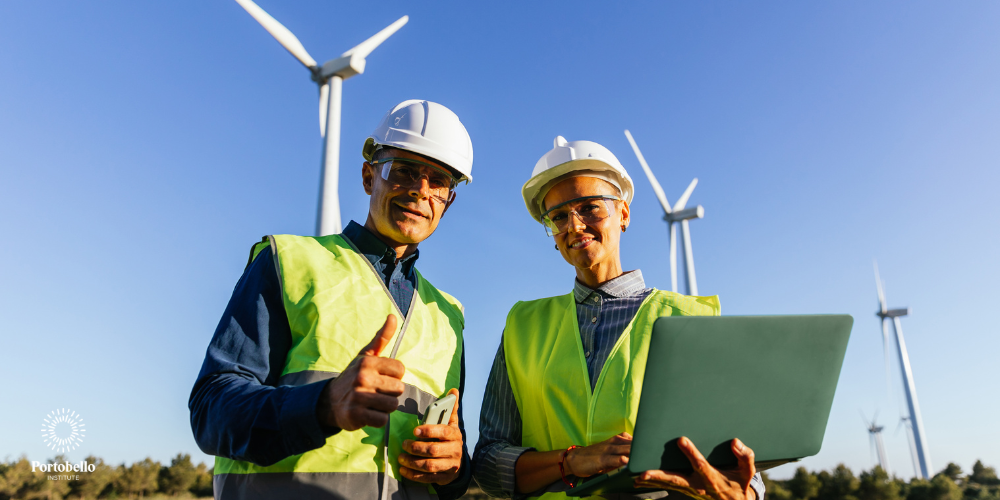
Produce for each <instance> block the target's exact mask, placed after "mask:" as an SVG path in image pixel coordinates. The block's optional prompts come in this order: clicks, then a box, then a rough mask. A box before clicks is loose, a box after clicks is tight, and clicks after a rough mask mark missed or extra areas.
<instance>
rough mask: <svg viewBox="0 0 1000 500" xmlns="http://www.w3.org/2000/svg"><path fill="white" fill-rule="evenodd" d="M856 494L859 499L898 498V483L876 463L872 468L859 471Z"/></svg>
mask: <svg viewBox="0 0 1000 500" xmlns="http://www.w3.org/2000/svg"><path fill="white" fill-rule="evenodd" d="M857 496H858V498H859V499H860V500H900V496H899V484H898V483H896V482H895V481H893V480H892V478H890V477H889V474H888V473H887V472H886V471H884V470H883V469H882V467H881V466H878V465H876V466H875V467H874V468H873V469H872V470H870V471H865V472H862V473H861V476H860V478H859V481H858V494H857Z"/></svg>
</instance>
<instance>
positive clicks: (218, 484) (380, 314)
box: [213, 235, 465, 500]
mask: <svg viewBox="0 0 1000 500" xmlns="http://www.w3.org/2000/svg"><path fill="white" fill-rule="evenodd" d="M268 245H270V246H271V248H272V252H273V255H274V256H275V259H274V263H275V266H276V268H277V272H278V276H279V277H280V282H281V295H282V299H283V302H284V306H285V312H286V313H287V315H288V325H289V327H290V329H291V335H292V342H291V348H290V349H289V351H288V356H287V358H286V359H285V366H284V369H283V370H282V374H281V377H280V379H279V381H278V383H279V384H280V385H304V384H308V383H312V382H317V381H320V380H324V379H330V378H333V377H336V376H337V375H339V374H340V373H341V372H342V371H343V370H344V369H346V368H347V366H348V364H350V362H351V361H352V360H353V359H354V358H355V357H356V356H357V354H358V352H360V351H361V349H362V348H364V346H366V345H367V344H368V343H369V342H371V339H372V338H373V337H374V336H375V333H376V332H377V331H378V330H379V329H381V327H382V325H383V323H384V322H385V318H386V316H387V315H389V314H395V315H396V317H397V319H399V320H400V321H399V322H398V323H397V324H398V326H397V331H396V333H395V335H394V336H393V337H392V339H391V340H390V342H389V344H388V346H387V347H386V348H385V350H384V351H383V352H382V354H381V356H384V357H394V358H395V359H398V360H399V361H401V362H402V363H403V365H404V366H405V367H406V373H405V374H404V375H403V379H402V381H403V383H404V384H405V385H406V388H405V391H404V393H403V395H402V396H400V397H399V407H398V408H397V409H396V411H394V412H392V413H391V414H390V415H391V416H390V421H389V431H388V439H386V435H387V434H386V430H385V428H376V427H363V428H361V429H358V430H356V431H343V430H342V431H340V432H338V433H337V434H335V435H333V436H331V437H329V438H328V439H327V440H326V444H325V445H324V446H322V447H320V448H318V449H315V450H312V451H309V452H306V453H303V454H301V455H295V456H291V457H288V458H286V459H284V460H281V461H280V462H278V463H276V464H274V465H270V466H267V467H263V466H259V465H255V464H252V463H250V462H244V461H239V460H231V459H228V458H222V457H216V459H215V476H214V478H213V483H214V488H215V498H217V499H227V500H228V499H237V498H238V499H249V500H256V499H275V498H295V499H314V498H315V499H319V498H324V499H327V498H345V499H348V498H349V499H352V500H376V499H379V498H394V499H397V498H403V499H412V498H436V495H435V494H434V491H433V489H432V488H431V487H430V486H428V485H425V484H418V483H414V482H410V481H405V480H402V479H401V478H400V475H399V465H398V463H397V457H398V456H399V453H400V451H401V444H402V442H403V441H404V440H406V439H414V437H413V429H414V428H415V427H416V426H417V425H418V422H419V418H420V416H422V415H423V414H424V412H425V411H426V410H427V407H428V406H430V404H431V403H433V402H434V401H436V400H437V399H438V398H440V397H442V396H444V395H445V394H446V393H447V392H448V390H449V389H452V388H458V387H459V383H460V377H461V358H462V329H463V326H464V322H465V320H464V316H463V312H462V306H461V304H459V302H458V301H457V300H455V298H453V297H452V296H450V295H448V294H446V293H444V292H441V291H439V290H437V289H436V288H434V287H433V286H432V285H431V284H430V283H428V282H427V280H425V279H424V278H423V276H421V275H420V273H419V272H417V273H416V274H417V287H416V290H415V291H414V293H413V300H412V302H411V304H410V306H409V311H408V312H407V314H406V316H405V319H403V317H402V316H403V315H402V314H401V313H400V311H399V309H398V308H397V307H396V304H395V302H394V301H393V299H392V298H391V297H390V295H389V291H388V289H387V288H386V287H385V284H384V283H383V282H382V279H381V278H380V277H379V276H378V275H377V273H376V272H375V269H374V268H373V267H372V265H371V263H370V262H368V260H367V259H365V257H364V256H363V255H361V254H360V253H359V252H358V250H357V249H356V248H354V246H353V244H352V243H351V242H350V240H348V239H347V238H344V237H342V236H340V235H330V236H322V237H302V236H288V235H281V236H270V237H268V238H267V239H266V241H263V242H261V243H259V244H258V245H257V246H255V248H254V250H253V253H252V255H251V260H252V259H253V258H255V257H256V255H257V253H259V252H260V251H261V250H262V249H263V248H265V247H266V246H268ZM386 441H388V455H386V448H385V443H386ZM386 462H388V464H389V471H388V472H389V474H388V477H387V478H386V477H385V476H384V474H383V473H384V472H385V467H384V464H385V463H386Z"/></svg>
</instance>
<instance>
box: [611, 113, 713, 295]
mask: <svg viewBox="0 0 1000 500" xmlns="http://www.w3.org/2000/svg"><path fill="white" fill-rule="evenodd" d="M625 137H626V138H628V142H629V144H631V145H632V151H635V156H636V157H637V158H638V159H639V164H640V165H642V170H643V171H645V172H646V178H648V179H649V183H650V184H652V185H653V192H655V193H656V198H657V199H658V200H660V206H662V207H663V212H664V216H663V220H665V221H667V228H668V230H669V232H670V291H672V292H676V291H677V242H676V240H675V234H676V232H675V231H674V224H675V223H680V225H681V251H682V252H684V268H685V273H684V274H685V276H686V277H687V289H686V291H685V292H684V294H685V295H698V282H697V280H696V279H695V274H694V254H692V253H691V229H690V228H689V227H688V221H689V220H691V219H700V218H702V217H704V216H705V209H704V208H703V207H702V206H701V205H698V206H696V207H694V208H684V207H685V206H686V205H687V202H688V198H690V197H691V192H692V191H694V187H695V186H697V185H698V178H697V177H696V178H695V179H694V180H693V181H691V184H689V185H688V187H687V189H685V190H684V194H682V195H681V197H680V199H679V200H677V204H676V205H674V206H673V207H671V206H670V203H668V202H667V195H665V194H663V188H662V187H660V183H659V182H657V181H656V177H655V176H654V175H653V171H652V170H650V169H649V165H648V164H647V163H646V159H645V158H643V156H642V152H641V151H639V146H638V145H636V143H635V139H633V138H632V134H631V133H629V131H628V130H626V131H625Z"/></svg>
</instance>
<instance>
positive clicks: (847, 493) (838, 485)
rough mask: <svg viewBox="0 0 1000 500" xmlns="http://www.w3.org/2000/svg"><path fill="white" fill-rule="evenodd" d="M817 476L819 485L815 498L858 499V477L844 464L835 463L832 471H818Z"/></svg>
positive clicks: (819, 499) (833, 499)
mask: <svg viewBox="0 0 1000 500" xmlns="http://www.w3.org/2000/svg"><path fill="white" fill-rule="evenodd" d="M818 477H819V483H820V487H819V495H817V496H816V500H858V497H857V496H856V494H857V491H858V484H859V481H858V478H856V477H854V473H853V472H851V469H849V468H847V466H846V465H844V464H839V465H837V467H835V468H834V469H833V472H827V471H823V472H820V473H819V475H818Z"/></svg>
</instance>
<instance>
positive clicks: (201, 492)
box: [191, 464, 1000, 500]
mask: <svg viewBox="0 0 1000 500" xmlns="http://www.w3.org/2000/svg"><path fill="white" fill-rule="evenodd" d="M195 474H196V475H195V480H194V484H193V485H192V486H191V493H193V494H194V495H195V496H199V497H210V496H212V469H209V468H208V467H206V466H205V464H198V467H195ZM997 500H1000V499H997Z"/></svg>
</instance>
